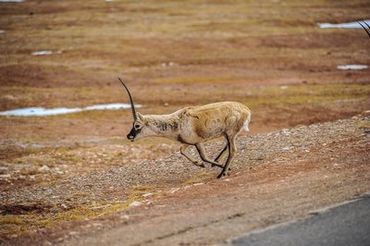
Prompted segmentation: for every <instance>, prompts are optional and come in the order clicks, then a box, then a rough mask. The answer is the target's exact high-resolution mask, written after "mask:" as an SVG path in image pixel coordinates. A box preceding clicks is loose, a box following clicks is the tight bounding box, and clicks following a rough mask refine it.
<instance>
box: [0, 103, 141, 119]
mask: <svg viewBox="0 0 370 246" xmlns="http://www.w3.org/2000/svg"><path fill="white" fill-rule="evenodd" d="M135 107H137V108H140V107H141V105H135ZM129 108H131V105H130V104H127V103H112V104H97V105H92V106H88V107H84V108H49V109H47V108H42V107H31V108H21V109H14V110H8V111H3V112H0V116H50V115H59V114H71V113H78V112H82V111H91V110H119V109H129Z"/></svg>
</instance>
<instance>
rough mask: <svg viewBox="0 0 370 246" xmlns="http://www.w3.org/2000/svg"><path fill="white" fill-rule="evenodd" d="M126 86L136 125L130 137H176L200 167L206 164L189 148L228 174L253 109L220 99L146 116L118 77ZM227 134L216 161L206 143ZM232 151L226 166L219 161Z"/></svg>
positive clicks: (222, 174) (188, 157)
mask: <svg viewBox="0 0 370 246" xmlns="http://www.w3.org/2000/svg"><path fill="white" fill-rule="evenodd" d="M118 79H119V81H120V82H121V83H122V85H123V86H124V87H125V89H126V91H127V93H128V96H129V99H130V103H131V110H132V115H133V120H134V122H133V125H132V129H131V131H130V133H129V134H128V135H127V138H128V139H129V140H131V141H134V140H135V139H139V138H143V137H148V136H160V137H166V138H170V139H173V140H176V141H178V142H180V143H182V144H183V145H182V146H181V148H180V152H181V154H182V155H184V156H185V157H186V158H187V159H188V160H189V161H191V162H192V163H194V164H195V165H197V166H200V167H205V166H204V164H203V163H200V162H198V161H196V160H195V159H193V158H192V157H191V156H190V155H189V154H188V153H187V152H186V149H187V148H188V147H189V146H191V145H193V146H195V147H196V149H197V150H198V152H199V155H200V157H201V159H202V160H203V161H204V162H206V163H209V164H211V165H212V166H217V167H220V168H222V171H221V172H220V174H219V175H218V176H217V178H221V177H222V176H224V175H226V173H227V171H228V170H229V165H230V162H231V160H232V159H233V157H234V155H235V152H236V144H235V139H236V137H237V135H238V134H239V133H240V132H241V130H243V129H244V130H246V131H249V129H248V125H249V122H250V120H251V111H250V110H249V108H247V107H246V106H245V105H243V104H241V103H238V102H218V103H212V104H207V105H203V106H194V107H186V108H183V109H180V110H178V111H176V112H174V113H172V114H166V115H142V114H140V113H138V112H136V110H135V105H134V102H133V99H132V96H131V93H130V91H129V89H128V88H127V86H126V85H125V83H124V82H123V81H122V80H121V79H120V78H118ZM222 136H223V137H225V139H226V141H227V144H226V146H225V147H224V148H223V150H222V151H221V152H220V153H219V154H218V155H217V157H216V158H215V160H211V159H209V158H208V157H207V155H206V154H205V150H204V147H203V142H205V141H207V140H210V139H213V138H217V137H222ZM226 150H228V157H227V160H226V162H225V164H224V165H221V164H220V163H219V162H218V161H219V159H220V158H221V157H222V156H223V154H224V153H225V152H226Z"/></svg>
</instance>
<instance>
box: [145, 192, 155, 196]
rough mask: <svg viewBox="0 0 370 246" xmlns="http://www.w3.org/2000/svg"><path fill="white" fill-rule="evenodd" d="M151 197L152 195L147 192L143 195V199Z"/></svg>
mask: <svg viewBox="0 0 370 246" xmlns="http://www.w3.org/2000/svg"><path fill="white" fill-rule="evenodd" d="M152 195H153V193H151V192H148V193H145V194H144V195H143V197H148V196H152Z"/></svg>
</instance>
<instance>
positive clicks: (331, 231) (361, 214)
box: [231, 195, 370, 246]
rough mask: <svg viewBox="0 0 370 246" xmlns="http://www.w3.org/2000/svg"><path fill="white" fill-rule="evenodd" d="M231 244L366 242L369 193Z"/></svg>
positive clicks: (369, 238)
mask: <svg viewBox="0 0 370 246" xmlns="http://www.w3.org/2000/svg"><path fill="white" fill-rule="evenodd" d="M231 244H232V245H254V246H257V245H303V246H304V245H310V246H311V245H325V246H331V245H333V246H342V245H343V246H347V245H370V195H367V196H364V197H363V198H361V199H359V200H357V201H354V202H351V203H347V204H344V205H341V206H338V207H335V208H331V209H329V210H326V211H324V212H322V213H319V214H317V215H315V216H312V217H309V218H307V219H304V220H300V221H297V222H294V223H290V224H283V225H281V226H276V227H273V228H271V229H268V230H264V231H262V232H259V233H252V234H248V235H246V236H242V237H240V238H237V239H234V240H233V241H232V242H231Z"/></svg>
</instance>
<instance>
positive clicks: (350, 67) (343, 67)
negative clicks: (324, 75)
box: [337, 64, 368, 70]
mask: <svg viewBox="0 0 370 246" xmlns="http://www.w3.org/2000/svg"><path fill="white" fill-rule="evenodd" d="M367 68H368V65H361V64H347V65H338V66H337V69H339V70H363V69H367Z"/></svg>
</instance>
